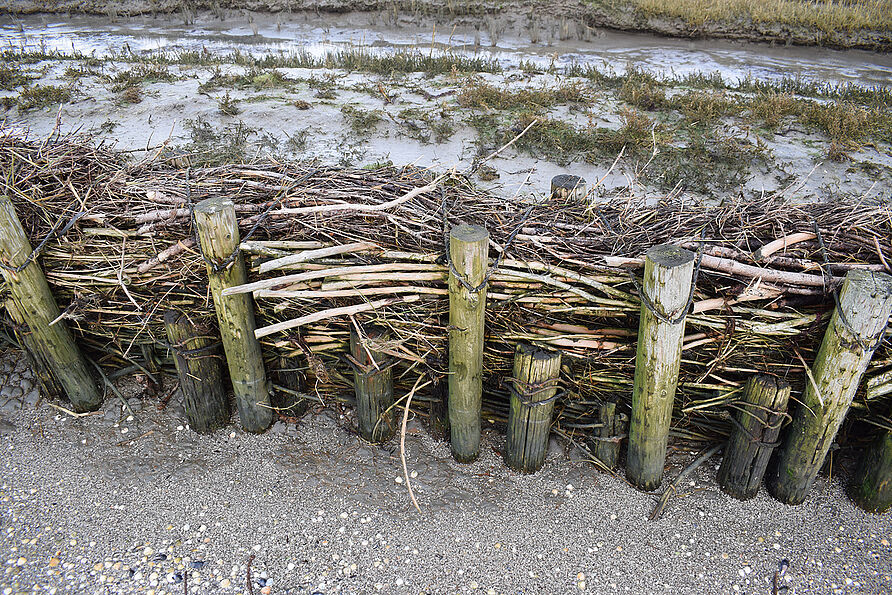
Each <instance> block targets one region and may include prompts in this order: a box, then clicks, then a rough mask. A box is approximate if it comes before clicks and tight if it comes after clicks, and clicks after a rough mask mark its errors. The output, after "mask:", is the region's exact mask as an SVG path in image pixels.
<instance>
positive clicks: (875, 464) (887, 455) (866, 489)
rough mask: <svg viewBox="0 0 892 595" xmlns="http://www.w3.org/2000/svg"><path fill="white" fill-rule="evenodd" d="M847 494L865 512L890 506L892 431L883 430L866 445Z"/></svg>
mask: <svg viewBox="0 0 892 595" xmlns="http://www.w3.org/2000/svg"><path fill="white" fill-rule="evenodd" d="M849 494H850V495H851V497H852V500H854V501H855V504H857V505H858V506H860V507H861V508H863V509H864V510H866V511H867V512H875V513H882V512H886V511H887V510H889V509H890V508H892V431H889V430H884V431H883V433H882V434H880V435H879V436H878V437H877V439H876V441H875V442H874V443H873V444H872V445H870V446H869V447H868V449H867V452H865V453H864V458H863V459H862V460H861V466H860V467H859V468H858V472H857V473H856V474H855V479H854V480H853V481H852V484H851V485H850V486H849Z"/></svg>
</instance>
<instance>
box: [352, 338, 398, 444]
mask: <svg viewBox="0 0 892 595" xmlns="http://www.w3.org/2000/svg"><path fill="white" fill-rule="evenodd" d="M362 331H363V335H364V336H360V334H359V333H358V332H357V331H356V328H355V327H354V328H352V329H351V331H350V353H351V355H352V356H353V359H354V360H355V361H354V370H353V385H354V392H355V394H356V419H357V426H358V427H359V435H360V436H362V437H363V438H364V439H365V440H368V441H369V442H384V441H385V440H387V439H388V438H390V437H391V436H393V432H394V430H395V429H396V428H395V425H394V416H393V413H392V412H389V411H388V409H389V408H390V406H391V405H393V371H392V369H391V367H390V365H389V363H388V360H389V358H388V357H387V356H386V355H385V354H383V353H381V351H379V349H380V342H381V341H383V340H386V338H387V334H386V332H385V330H384V329H382V328H380V327H378V326H374V325H367V326H364V327H363V329H362ZM376 343H377V344H378V345H376ZM376 347H377V348H376Z"/></svg>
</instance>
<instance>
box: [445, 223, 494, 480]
mask: <svg viewBox="0 0 892 595" xmlns="http://www.w3.org/2000/svg"><path fill="white" fill-rule="evenodd" d="M488 254H489V232H488V231H486V228H484V227H481V226H479V225H458V226H456V227H453V228H452V230H451V231H450V232H449V259H450V262H451V264H452V266H451V267H450V271H449V430H450V436H451V441H452V454H453V456H454V457H455V459H456V460H457V461H459V462H461V463H470V462H471V461H473V460H475V459H476V458H477V456H478V454H479V453H480V408H481V405H482V397H483V326H484V320H485V315H486V283H485V279H486V267H487V264H488V263H487V256H488Z"/></svg>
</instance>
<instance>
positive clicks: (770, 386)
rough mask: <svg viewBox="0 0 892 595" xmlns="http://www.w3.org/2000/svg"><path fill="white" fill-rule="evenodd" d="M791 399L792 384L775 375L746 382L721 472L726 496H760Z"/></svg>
mask: <svg viewBox="0 0 892 595" xmlns="http://www.w3.org/2000/svg"><path fill="white" fill-rule="evenodd" d="M789 398H790V384H789V383H788V382H786V381H785V380H782V379H780V378H777V377H776V376H768V375H765V374H760V375H758V376H753V377H752V378H750V379H749V380H748V381H747V383H746V388H745V389H744V393H743V399H742V401H741V403H740V409H739V410H738V411H737V414H736V420H737V423H735V425H734V429H733V430H732V431H731V437H730V438H729V439H728V445H727V446H726V447H725V457H724V458H723V459H722V466H721V467H720V468H719V473H718V483H719V487H721V488H722V491H724V492H725V493H726V494H728V495H730V496H733V497H735V498H737V499H738V500H748V499H750V498H753V497H754V496H755V495H756V494H757V493H759V486H761V485H762V478H763V477H764V476H765V469H766V468H767V467H768V459H769V458H771V453H772V452H774V448H775V446H777V438H778V436H779V435H780V431H781V425H783V422H784V420H785V419H787V401H788V399H789Z"/></svg>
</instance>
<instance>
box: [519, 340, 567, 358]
mask: <svg viewBox="0 0 892 595" xmlns="http://www.w3.org/2000/svg"><path fill="white" fill-rule="evenodd" d="M515 353H517V354H518V355H525V356H527V357H529V358H531V359H532V360H533V361H537V362H547V361H549V360H552V359H554V358H560V357H561V353H560V351H552V350H550V349H543V348H541V347H536V346H535V345H528V344H526V343H518V344H517V348H516V349H515Z"/></svg>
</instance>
